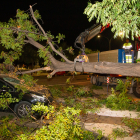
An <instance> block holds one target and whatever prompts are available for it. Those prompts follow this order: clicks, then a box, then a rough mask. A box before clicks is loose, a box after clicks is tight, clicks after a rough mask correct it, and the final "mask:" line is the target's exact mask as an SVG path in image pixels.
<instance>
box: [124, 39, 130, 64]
mask: <svg viewBox="0 0 140 140" xmlns="http://www.w3.org/2000/svg"><path fill="white" fill-rule="evenodd" d="M131 48H132V44H131V43H130V42H129V39H128V38H127V39H126V43H124V44H123V49H124V52H125V58H124V63H132V54H131Z"/></svg>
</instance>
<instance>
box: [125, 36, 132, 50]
mask: <svg viewBox="0 0 140 140" xmlns="http://www.w3.org/2000/svg"><path fill="white" fill-rule="evenodd" d="M131 48H132V44H131V43H130V42H129V38H127V39H126V43H124V44H123V49H125V50H130V49H131Z"/></svg>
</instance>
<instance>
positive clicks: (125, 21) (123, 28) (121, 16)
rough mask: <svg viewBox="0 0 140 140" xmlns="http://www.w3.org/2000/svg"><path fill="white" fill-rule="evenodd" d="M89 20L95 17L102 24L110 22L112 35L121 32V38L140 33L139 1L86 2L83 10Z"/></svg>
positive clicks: (132, 36)
mask: <svg viewBox="0 0 140 140" xmlns="http://www.w3.org/2000/svg"><path fill="white" fill-rule="evenodd" d="M84 14H86V15H87V17H88V19H89V21H92V20H93V19H94V18H97V22H98V23H102V24H103V26H106V25H107V24H110V25H111V26H112V29H111V30H112V32H114V33H115V34H114V37H117V36H118V35H119V34H120V32H122V33H123V34H122V38H124V37H126V38H129V35H130V33H131V38H132V40H134V37H135V36H136V37H138V36H139V35H140V1H139V0H103V1H102V2H98V1H97V2H96V3H95V4H92V3H91V2H89V3H88V5H87V7H86V8H85V10H84Z"/></svg>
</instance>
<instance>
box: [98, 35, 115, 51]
mask: <svg viewBox="0 0 140 140" xmlns="http://www.w3.org/2000/svg"><path fill="white" fill-rule="evenodd" d="M97 37H98V38H100V37H104V38H106V39H107V40H108V42H109V50H111V39H112V38H113V37H111V38H110V39H108V38H107V37H105V36H100V35H98V36H97Z"/></svg>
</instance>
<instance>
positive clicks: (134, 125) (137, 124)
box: [122, 118, 140, 132]
mask: <svg viewBox="0 0 140 140" xmlns="http://www.w3.org/2000/svg"><path fill="white" fill-rule="evenodd" d="M122 122H123V123H124V124H125V125H126V126H128V127H129V128H131V129H132V130H133V131H134V132H137V131H138V130H140V120H139V119H133V118H123V120H122Z"/></svg>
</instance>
